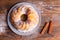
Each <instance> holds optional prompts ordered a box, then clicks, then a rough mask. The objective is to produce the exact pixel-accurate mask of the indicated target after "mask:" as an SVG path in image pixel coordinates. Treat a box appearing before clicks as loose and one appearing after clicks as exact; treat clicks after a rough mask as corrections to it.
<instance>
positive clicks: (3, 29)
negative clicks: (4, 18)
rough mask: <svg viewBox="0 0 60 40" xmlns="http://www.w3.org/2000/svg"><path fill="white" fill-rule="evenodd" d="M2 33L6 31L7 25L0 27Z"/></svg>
mask: <svg viewBox="0 0 60 40" xmlns="http://www.w3.org/2000/svg"><path fill="white" fill-rule="evenodd" d="M2 33H5V27H0V35H1V34H2Z"/></svg>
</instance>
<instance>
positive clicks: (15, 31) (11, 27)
mask: <svg viewBox="0 0 60 40" xmlns="http://www.w3.org/2000/svg"><path fill="white" fill-rule="evenodd" d="M21 4H27V5H31V6H32V7H34V8H35V10H36V11H37V12H38V15H39V23H38V25H37V27H36V28H35V29H34V30H32V31H30V32H21V31H18V30H17V29H15V28H14V27H13V26H12V24H11V22H10V21H9V18H10V13H11V11H12V10H13V9H14V8H16V7H19V6H20V5H21ZM7 22H8V25H9V27H10V29H11V30H12V31H13V32H14V33H16V34H18V35H31V34H33V33H35V32H36V31H38V29H39V26H40V23H41V11H40V10H37V9H36V7H35V6H33V5H32V4H30V3H26V2H22V3H18V4H16V5H14V6H13V7H12V8H11V9H10V11H9V13H8V15H7Z"/></svg>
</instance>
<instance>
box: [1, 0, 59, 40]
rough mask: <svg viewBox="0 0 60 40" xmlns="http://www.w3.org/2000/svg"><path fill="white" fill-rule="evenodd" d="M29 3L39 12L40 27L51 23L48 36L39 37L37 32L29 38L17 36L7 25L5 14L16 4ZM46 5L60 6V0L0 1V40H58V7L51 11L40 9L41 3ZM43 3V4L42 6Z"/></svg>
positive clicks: (44, 8)
mask: <svg viewBox="0 0 60 40" xmlns="http://www.w3.org/2000/svg"><path fill="white" fill-rule="evenodd" d="M19 2H29V3H32V4H34V5H35V6H36V7H37V8H38V9H39V10H41V12H42V13H41V26H40V30H41V28H42V27H43V25H44V23H45V22H46V21H48V22H49V20H52V21H53V30H52V33H51V34H50V35H49V34H47V33H45V34H44V35H41V34H40V33H39V32H37V33H35V34H33V35H30V36H19V35H17V34H15V33H13V32H12V31H11V30H10V28H9V26H8V24H7V20H6V19H7V14H8V11H9V9H10V8H11V7H12V6H13V5H14V4H16V3H19ZM43 2H44V3H45V4H46V5H57V6H60V0H0V28H1V27H4V29H3V31H4V32H2V33H0V40H60V31H59V30H60V7H56V8H53V9H50V8H46V7H44V6H43V7H42V5H41V4H42V3H43ZM44 3H43V4H44ZM0 31H1V30H0Z"/></svg>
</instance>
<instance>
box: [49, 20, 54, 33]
mask: <svg viewBox="0 0 60 40" xmlns="http://www.w3.org/2000/svg"><path fill="white" fill-rule="evenodd" d="M52 28H53V22H52V20H50V22H49V27H48V34H51V32H52Z"/></svg>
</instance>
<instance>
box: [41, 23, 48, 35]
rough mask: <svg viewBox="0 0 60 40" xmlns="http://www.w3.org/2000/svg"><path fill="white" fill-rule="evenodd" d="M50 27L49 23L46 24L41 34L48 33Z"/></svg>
mask: <svg viewBox="0 0 60 40" xmlns="http://www.w3.org/2000/svg"><path fill="white" fill-rule="evenodd" d="M48 25H49V23H48V22H46V23H45V25H44V27H43V29H42V31H41V34H44V33H45V31H46V30H47V28H48Z"/></svg>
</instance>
